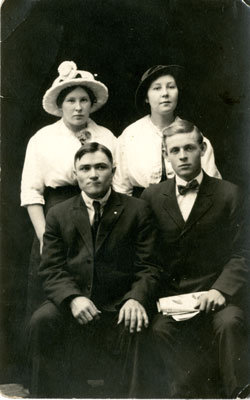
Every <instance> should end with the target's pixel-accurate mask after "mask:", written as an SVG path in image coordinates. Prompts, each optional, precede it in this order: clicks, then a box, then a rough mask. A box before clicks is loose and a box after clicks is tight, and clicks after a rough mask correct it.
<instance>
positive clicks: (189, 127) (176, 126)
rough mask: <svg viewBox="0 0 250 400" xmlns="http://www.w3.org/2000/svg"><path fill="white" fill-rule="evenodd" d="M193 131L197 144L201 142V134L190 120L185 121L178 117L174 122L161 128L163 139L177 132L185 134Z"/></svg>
mask: <svg viewBox="0 0 250 400" xmlns="http://www.w3.org/2000/svg"><path fill="white" fill-rule="evenodd" d="M191 132H195V134H196V138H197V142H198V143H199V145H201V144H202V143H203V135H202V133H201V132H200V130H199V129H198V128H197V126H195V125H194V124H193V123H192V122H190V121H186V120H185V119H180V120H178V121H176V122H174V123H173V124H172V125H170V126H168V127H167V128H165V129H164V130H163V137H164V140H165V141H166V138H168V137H171V136H174V135H176V134H179V133H183V134H185V133H186V134H187V133H191Z"/></svg>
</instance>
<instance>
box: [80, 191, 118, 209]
mask: <svg viewBox="0 0 250 400" xmlns="http://www.w3.org/2000/svg"><path fill="white" fill-rule="evenodd" d="M110 194H111V188H109V190H108V191H107V193H106V194H105V196H103V197H102V198H101V199H91V198H90V197H89V196H88V195H87V194H86V193H85V192H84V191H83V190H82V191H81V195H82V198H83V201H84V203H85V204H86V206H87V208H93V201H99V203H100V204H101V207H104V206H105V204H106V203H107V201H108V199H109V196H110Z"/></svg>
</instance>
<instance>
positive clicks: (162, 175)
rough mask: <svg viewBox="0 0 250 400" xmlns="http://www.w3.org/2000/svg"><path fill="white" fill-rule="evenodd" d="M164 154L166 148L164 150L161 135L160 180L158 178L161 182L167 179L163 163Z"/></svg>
mask: <svg viewBox="0 0 250 400" xmlns="http://www.w3.org/2000/svg"><path fill="white" fill-rule="evenodd" d="M165 154H166V150H165V145H164V136H163V138H162V145H161V166H162V170H161V180H160V182H163V181H165V180H166V179H167V173H166V165H165Z"/></svg>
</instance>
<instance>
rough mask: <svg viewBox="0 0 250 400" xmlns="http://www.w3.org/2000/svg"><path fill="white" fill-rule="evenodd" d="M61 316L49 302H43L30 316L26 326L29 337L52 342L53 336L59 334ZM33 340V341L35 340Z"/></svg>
mask: <svg viewBox="0 0 250 400" xmlns="http://www.w3.org/2000/svg"><path fill="white" fill-rule="evenodd" d="M62 320H63V316H62V314H61V313H60V311H59V310H58V309H57V307H56V306H55V305H54V304H53V303H51V302H45V303H44V304H42V305H41V307H39V308H38V309H37V310H36V311H35V312H34V313H33V315H32V317H31V320H30V322H29V325H28V332H29V336H30V337H34V336H35V338H36V339H37V338H39V339H41V340H43V341H45V340H48V341H49V340H52V337H53V336H54V334H55V333H56V332H57V333H58V332H59V330H60V327H61V325H62ZM35 338H34V339H35Z"/></svg>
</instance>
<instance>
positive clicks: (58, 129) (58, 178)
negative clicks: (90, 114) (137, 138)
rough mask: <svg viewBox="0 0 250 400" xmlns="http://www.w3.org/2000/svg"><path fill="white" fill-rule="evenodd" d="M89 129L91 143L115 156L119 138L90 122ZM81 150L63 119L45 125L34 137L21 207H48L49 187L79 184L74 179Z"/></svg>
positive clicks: (22, 190) (27, 160)
mask: <svg viewBox="0 0 250 400" xmlns="http://www.w3.org/2000/svg"><path fill="white" fill-rule="evenodd" d="M87 130H88V131H89V132H90V133H91V139H90V141H91V142H98V143H100V144H103V145H104V146H106V147H108V148H109V149H110V150H111V152H112V153H113V155H114V154H115V147H116V141H117V139H116V137H115V136H114V135H113V133H112V132H111V131H110V130H108V129H107V128H104V127H103V126H100V125H97V124H96V123H95V122H94V121H93V120H91V119H89V120H88V126H87ZM80 147H81V143H80V141H79V140H78V139H77V138H76V136H75V135H74V133H73V132H72V131H70V130H69V129H68V128H67V127H66V125H65V124H64V122H63V120H62V119H60V120H59V121H57V122H55V123H54V124H52V125H48V126H45V127H44V128H42V129H40V130H39V131H38V132H37V133H36V134H35V135H34V136H32V137H31V139H30V141H29V143H28V146H27V150H26V156H25V161H24V167H23V173H22V182H21V205H22V206H27V205H30V204H44V203H45V201H44V197H43V192H44V189H45V187H46V186H50V187H52V188H56V187H58V186H65V185H76V180H75V178H74V176H73V164H74V156H75V153H76V152H77V150H78V149H79V148H80Z"/></svg>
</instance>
